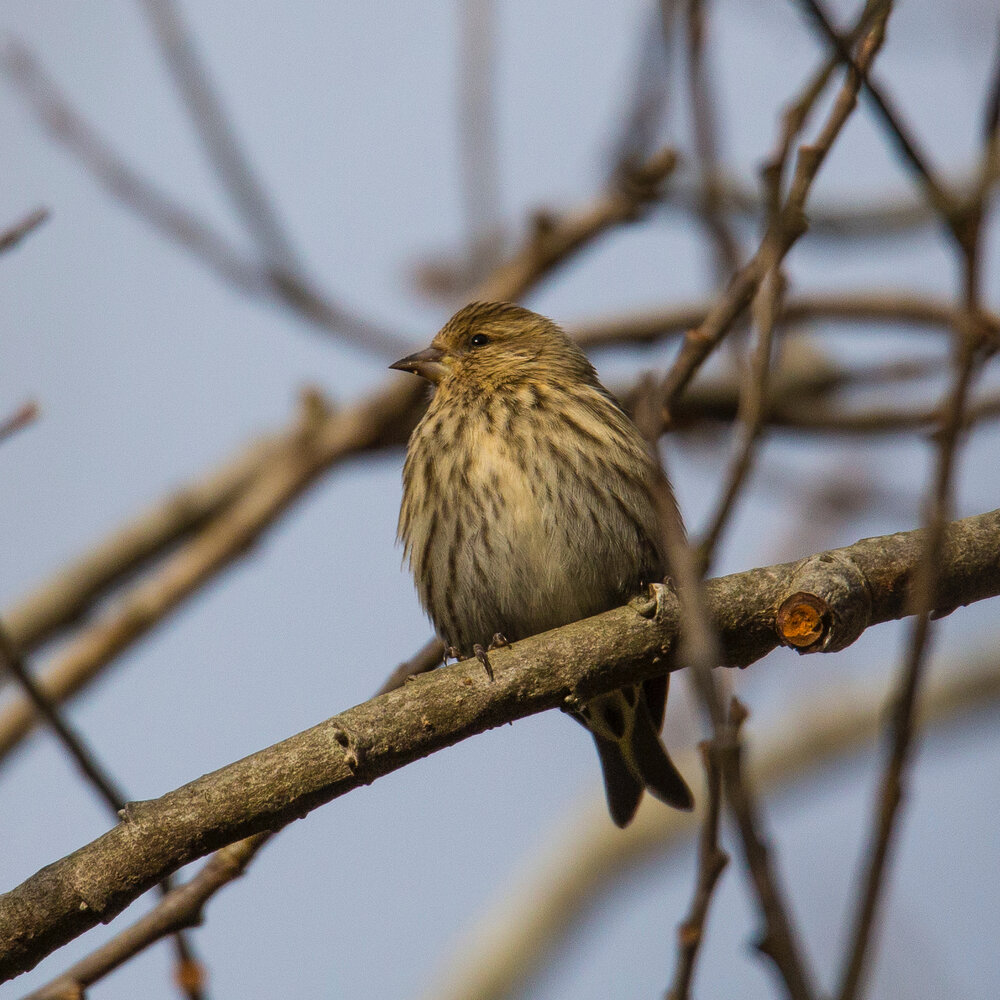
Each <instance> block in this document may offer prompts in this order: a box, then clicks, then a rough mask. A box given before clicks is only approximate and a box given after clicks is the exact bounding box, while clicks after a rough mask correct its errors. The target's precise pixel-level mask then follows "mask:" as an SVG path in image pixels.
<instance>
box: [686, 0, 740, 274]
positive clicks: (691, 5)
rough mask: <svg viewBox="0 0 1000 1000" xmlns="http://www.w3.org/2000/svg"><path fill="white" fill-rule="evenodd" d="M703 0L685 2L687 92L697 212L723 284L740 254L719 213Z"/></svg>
mask: <svg viewBox="0 0 1000 1000" xmlns="http://www.w3.org/2000/svg"><path fill="white" fill-rule="evenodd" d="M706 6H707V2H706V0H686V7H687V18H686V22H685V27H686V39H687V70H688V74H687V76H688V93H689V100H690V105H691V120H692V124H693V128H694V146H695V151H696V155H697V159H698V175H699V177H698V182H699V212H698V216H699V218H700V220H701V223H702V225H703V226H704V228H705V231H706V232H707V233H708V236H709V237H710V239H711V242H712V246H713V248H714V251H715V272H716V277H717V279H718V284H719V285H723V284H724V283H725V282H726V281H728V280H729V278H730V277H731V276H732V275H734V274H735V273H736V270H737V268H738V267H739V265H740V258H741V257H742V253H741V251H740V246H739V241H738V240H737V238H736V235H735V233H734V232H733V231H732V229H731V227H730V225H729V221H728V219H727V218H726V215H725V213H724V212H723V210H722V194H721V183H720V179H719V151H718V135H717V132H718V128H717V124H716V118H717V115H716V104H717V102H716V98H715V95H714V94H713V92H712V86H711V79H710V76H709V73H708V70H707V67H706V65H705V34H706V22H707V17H706V12H705V8H706Z"/></svg>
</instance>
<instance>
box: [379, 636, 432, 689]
mask: <svg viewBox="0 0 1000 1000" xmlns="http://www.w3.org/2000/svg"><path fill="white" fill-rule="evenodd" d="M443 662H444V643H443V642H442V641H441V640H440V639H429V640H428V641H427V642H426V643H424V645H423V646H421V647H420V649H419V650H418V651H417V652H416V653H414V655H413V656H412V657H410V659H408V660H404V661H403V662H402V663H401V664H400V665H399V666H398V667H396V669H395V670H394V671H393V672H392V673H391V674H389V676H388V677H387V678H386V679H385V681H384V683H383V684H382V686H381V687H380V688H379V689H378V690H377V691H376V692H375V694H376V695H380V694H385V693H386V692H387V691H395V690H396V688H398V687H402V686H403V685H404V684H405V683H406V682H407V681H408V680H409V679H410V678H411V677H418V676H419V675H420V674H425V673H427V671H428V670H433V669H434V668H435V667H439V666H440V665H441V664H442V663H443Z"/></svg>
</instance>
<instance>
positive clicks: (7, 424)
mask: <svg viewBox="0 0 1000 1000" xmlns="http://www.w3.org/2000/svg"><path fill="white" fill-rule="evenodd" d="M37 417H38V404H37V403H36V402H35V401H34V400H29V401H28V402H27V403H22V404H21V405H20V406H19V407H18V408H17V409H16V410H15V411H14V412H13V413H11V414H8V415H7V416H6V417H4V418H3V419H2V420H0V444H2V443H3V442H4V441H6V440H7V438H9V437H10V436H11V435H12V434H16V433H17V432H18V431H19V430H22V429H23V428H25V427H27V426H28V424H30V423H32V422H34V421H35V420H36V419H37Z"/></svg>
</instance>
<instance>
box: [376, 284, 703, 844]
mask: <svg viewBox="0 0 1000 1000" xmlns="http://www.w3.org/2000/svg"><path fill="white" fill-rule="evenodd" d="M392 367H393V368H398V369H401V370H403V371H410V372H414V373H416V374H418V375H422V376H423V377H424V378H426V379H428V380H429V381H430V382H432V383H434V385H435V386H436V389H435V392H434V396H433V398H432V399H431V402H430V405H429V407H428V409H427V413H426V414H425V416H424V417H423V419H422V420H421V421H420V423H419V424H418V425H417V427H416V429H415V430H414V432H413V435H412V436H411V438H410V442H409V447H408V449H407V454H406V464H405V466H404V468H403V504H402V509H401V510H400V515H399V536H400V538H401V539H402V541H403V544H404V547H405V552H406V556H407V557H408V559H409V562H410V567H411V569H412V570H413V575H414V578H415V580H416V584H417V591H418V593H419V595H420V600H421V602H422V604H423V606H424V608H425V609H426V611H427V613H428V614H429V615H430V617H431V619H432V621H433V622H434V625H435V627H436V629H437V631H438V634H439V635H440V636H441V638H442V639H443V640H444V642H445V643H446V644H447V645H450V646H454V647H455V648H456V649H457V650H459V652H460V653H461V654H462V655H463V656H469V655H471V654H472V653H473V651H474V648H475V647H476V646H477V645H482V646H487V645H488V644H489V643H490V641H491V638H492V637H493V636H494V635H495V634H496V633H500V634H501V635H502V636H503V637H504V638H505V639H507V640H509V641H511V642H514V641H516V640H518V639H523V638H524V637H526V636H529V635H534V634H536V633H538V632H544V631H547V630H548V629H552V628H556V627H558V626H560V625H565V624H567V623H569V622H572V621H577V620H579V619H581V618H586V617H588V616H590V615H595V614H598V613H599V612H601V611H607V610H608V609H609V608H613V607H617V606H618V605H620V604H624V603H625V602H627V601H628V600H629V599H630V598H631V597H633V596H635V595H636V594H638V593H639V592H640V591H641V590H642V588H643V587H644V586H645V585H646V584H648V583H651V582H653V581H659V580H662V579H663V577H664V574H665V572H666V558H665V554H664V552H663V550H662V547H661V537H662V533H661V532H660V530H659V528H658V526H657V517H656V511H655V506H654V501H653V499H652V496H651V488H652V483H653V477H655V476H657V475H660V473H659V471H658V469H657V468H656V466H655V465H654V463H653V461H652V460H651V458H650V456H649V453H648V451H647V449H646V445H645V442H644V441H643V439H642V437H641V435H640V434H639V431H638V430H637V429H636V427H635V425H634V424H633V423H632V421H631V420H630V419H629V418H628V416H627V415H626V414H625V412H624V411H623V410H622V409H621V407H620V406H619V405H618V403H617V402H616V401H615V400H614V398H613V397H612V396H611V395H610V393H608V391H607V390H606V389H605V388H604V387H603V386H602V385H601V383H600V382H599V381H598V378H597V374H596V372H595V371H594V369H593V366H592V365H591V364H590V362H589V361H588V360H587V358H586V357H585V356H584V355H583V353H582V352H581V351H580V350H579V348H578V347H576V345H575V344H573V343H572V341H570V340H569V339H568V338H567V337H566V335H565V334H564V333H563V332H562V330H560V329H559V327H557V326H556V325H555V324H554V323H553V322H551V321H550V320H548V319H546V318H545V317H544V316H539V315H538V314H537V313H533V312H530V311H529V310H527V309H522V308H521V307H519V306H515V305H510V304H508V303H481V302H477V303H473V304H472V305H469V306H466V307H465V308H464V309H462V310H460V311H459V312H458V313H456V314H455V315H454V316H453V317H452V318H451V319H450V320H449V321H448V322H447V323H446V324H445V326H444V328H443V329H442V330H441V332H440V333H438V335H437V336H436V337H435V338H434V340H433V342H432V344H431V346H430V347H429V348H428V349H427V350H425V351H421V352H419V353H418V354H413V355H411V356H410V357H408V358H404V359H403V360H402V361H398V362H396V364H395V365H393V366H392ZM678 517H679V515H678ZM666 696H667V678H666V677H663V678H657V679H655V680H652V681H647V682H645V683H644V684H642V685H639V686H636V687H627V688H623V689H621V690H620V691H616V692H613V693H611V694H609V695H605V696H602V697H600V698H595V699H594V700H592V701H590V702H588V703H587V704H586V705H585V706H583V708H582V709H581V711H580V713H579V716H578V718H579V720H580V721H581V722H582V723H583V724H584V725H585V726H587V728H588V729H590V730H591V732H592V733H593V735H594V740H595V742H596V743H597V750H598V753H599V755H600V758H601V765H602V768H603V771H604V780H605V787H606V790H607V796H608V805H609V807H610V810H611V815H612V818H613V819H614V820H615V822H616V823H617V824H618V825H619V826H624V825H625V824H626V823H628V822H629V820H631V819H632V817H633V815H634V814H635V810H636V808H637V807H638V805H639V800H640V798H641V797H642V792H643V789H644V788H648V789H649V790H650V791H651V792H652V793H653V794H654V795H656V796H657V797H658V798H660V799H662V800H663V801H664V802H668V803H669V804H670V805H673V806H676V807H677V808H680V809H690V808H691V806H692V798H691V793H690V791H689V790H688V787H687V785H686V784H685V783H684V779H683V778H682V777H681V776H680V774H679V773H678V772H677V770H676V769H675V768H674V765H673V764H672V763H671V761H670V759H669V757H668V756H667V754H666V751H665V749H664V748H663V745H662V743H661V742H660V739H659V736H658V732H659V729H660V727H661V726H662V724H663V712H664V708H665V705H666Z"/></svg>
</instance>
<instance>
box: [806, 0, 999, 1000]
mask: <svg viewBox="0 0 1000 1000" xmlns="http://www.w3.org/2000/svg"><path fill="white" fill-rule="evenodd" d="M808 2H809V3H810V5H811V6H815V0H808ZM816 9H817V11H819V8H818V7H817V8H816ZM818 16H821V15H818ZM870 89H871V90H872V92H873V93H874V94H876V96H877V91H874V89H873V88H871V87H870ZM994 139H995V136H994V135H993V134H992V133H988V134H987V135H986V137H985V139H984V145H985V147H986V148H985V150H984V160H988V159H989V158H990V157H991V156H992V155H993V152H994V150H993V146H994ZM925 183H928V184H929V178H927V179H925ZM987 191H988V188H987V187H986V186H984V187H983V188H981V190H980V194H979V200H978V201H977V202H975V203H973V204H971V205H967V206H965V207H964V208H963V214H962V217H961V219H960V220H959V219H958V216H957V215H955V214H954V213H953V210H952V209H951V206H949V205H946V204H941V205H939V210H940V211H941V213H942V216H943V217H944V218H943V221H945V222H946V223H948V225H949V226H950V227H951V228H952V232H953V234H954V237H955V243H956V247H957V249H958V251H959V253H960V256H961V258H962V264H963V287H962V292H961V297H960V308H961V312H959V314H958V321H957V322H956V324H955V329H954V337H953V349H952V365H953V368H954V374H953V378H952V382H951V385H950V386H949V389H948V393H947V396H946V399H945V400H944V402H943V403H942V406H941V425H940V430H939V432H938V434H937V445H938V451H937V460H936V464H935V469H934V475H933V478H932V481H931V483H930V485H929V487H928V496H927V501H926V505H925V506H926V511H925V514H924V526H925V532H924V534H925V543H924V551H923V553H922V556H921V559H920V562H919V563H918V565H917V567H916V572H915V575H914V583H913V595H912V602H911V605H912V609H913V613H914V615H915V616H916V617H915V621H914V625H913V629H912V632H911V637H910V644H909V649H908V651H907V658H906V662H905V664H904V666H903V669H902V671H901V674H900V678H899V681H898V684H897V687H896V689H895V692H894V695H893V704H892V714H891V720H890V726H889V732H890V749H889V753H888V757H887V759H886V762H885V765H884V768H883V771H882V775H881V778H880V781H879V793H878V798H877V802H876V806H875V817H874V819H873V823H872V831H871V836H870V841H869V849H868V853H867V865H866V870H865V873H864V876H863V877H862V881H861V887H860V889H859V893H858V899H857V906H856V910H855V913H854V919H853V923H852V927H851V935H850V942H849V946H848V950H847V954H846V956H845V959H844V964H843V968H842V971H841V977H840V983H839V987H840V988H839V991H838V995H839V997H840V1000H855V998H856V997H858V996H859V994H860V992H861V990H862V988H863V985H864V978H865V975H866V973H867V971H868V956H869V954H870V952H871V947H872V937H873V930H874V926H875V920H876V916H877V912H878V907H879V903H880V901H881V896H882V889H883V885H884V881H885V872H886V869H887V865H888V859H889V856H890V853H891V851H892V850H893V847H894V843H895V836H896V830H897V826H898V824H897V817H898V815H899V810H900V806H901V804H902V801H903V798H904V796H905V793H906V784H907V779H908V777H909V771H910V763H911V757H912V753H913V745H914V743H915V742H916V739H917V734H916V723H915V718H916V707H917V697H918V693H919V691H920V687H921V684H922V682H923V675H924V673H925V663H926V660H927V648H928V642H929V638H930V629H931V620H932V612H933V610H934V603H935V591H936V587H937V581H938V574H939V571H940V570H939V561H940V558H941V551H942V547H943V545H944V538H945V528H946V524H947V521H948V518H949V516H950V512H951V509H952V494H953V491H954V479H955V469H956V465H957V462H958V451H959V445H960V443H961V439H962V435H963V431H964V429H965V427H966V423H967V414H966V411H967V409H968V404H969V396H970V394H971V391H972V384H973V381H974V380H975V377H976V375H977V374H978V372H979V370H980V368H981V367H982V364H983V362H984V360H985V358H986V355H987V351H988V350H990V349H995V346H996V345H995V344H992V343H990V342H989V341H988V339H987V336H986V334H985V331H984V330H983V328H982V326H981V325H980V324H979V323H978V322H977V320H978V315H979V311H980V296H981V289H980V280H981V269H980V261H979V254H980V247H981V242H980V238H981V235H982V220H983V211H984V204H985V200H986V197H987ZM932 194H933V192H932Z"/></svg>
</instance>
